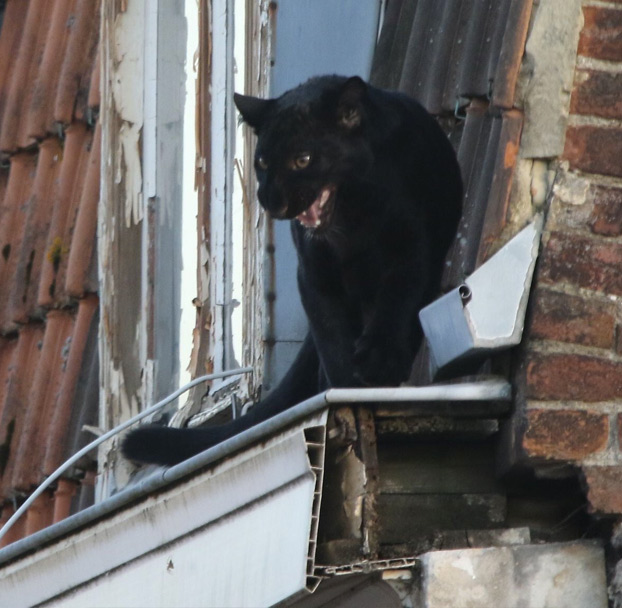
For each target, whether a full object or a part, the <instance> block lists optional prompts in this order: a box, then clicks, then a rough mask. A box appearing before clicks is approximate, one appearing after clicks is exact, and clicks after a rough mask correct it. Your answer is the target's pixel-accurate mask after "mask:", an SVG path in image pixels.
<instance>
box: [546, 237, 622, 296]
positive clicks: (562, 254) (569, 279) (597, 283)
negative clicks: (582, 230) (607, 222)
mask: <svg viewBox="0 0 622 608" xmlns="http://www.w3.org/2000/svg"><path fill="white" fill-rule="evenodd" d="M621 268H622V244H621V243H618V242H613V241H610V242H607V241H604V242H603V241H601V240H597V239H592V238H590V237H589V236H580V235H576V234H573V235H570V234H564V233H561V232H553V233H551V236H550V238H549V240H548V242H547V243H546V246H545V248H544V251H543V252H542V259H541V262H540V280H542V281H545V282H553V283H557V282H566V283H571V284H573V285H578V286H579V287H585V288H587V289H592V290H595V291H601V292H603V293H606V294H613V295H622V272H621V271H620V269H621Z"/></svg>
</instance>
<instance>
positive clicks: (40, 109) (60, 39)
mask: <svg viewBox="0 0 622 608" xmlns="http://www.w3.org/2000/svg"><path fill="white" fill-rule="evenodd" d="M74 2H75V0H56V1H55V2H51V3H50V4H51V5H52V14H51V16H50V22H49V26H48V27H46V26H45V24H41V25H40V31H41V34H40V37H41V38H42V39H43V40H42V41H41V45H42V56H41V62H40V63H39V64H38V65H37V66H36V68H35V66H34V65H33V66H32V68H31V69H36V76H35V78H34V81H33V86H32V89H31V92H30V98H29V103H28V105H27V106H26V113H25V120H24V119H22V120H21V124H20V130H19V132H18V136H17V140H18V144H21V145H22V146H24V145H27V144H28V141H30V140H33V139H41V138H43V136H44V135H45V134H46V132H47V131H48V129H49V126H50V123H51V122H52V121H51V117H52V104H53V100H54V92H55V89H56V86H57V84H58V74H59V72H60V67H61V63H62V61H63V58H64V57H65V48H66V46H67V34H68V30H69V14H70V12H71V9H72V8H73V4H74Z"/></svg>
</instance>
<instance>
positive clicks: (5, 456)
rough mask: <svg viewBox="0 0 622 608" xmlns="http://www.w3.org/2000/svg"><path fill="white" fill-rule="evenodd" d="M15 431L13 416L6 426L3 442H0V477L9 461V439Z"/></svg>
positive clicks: (10, 439)
mask: <svg viewBox="0 0 622 608" xmlns="http://www.w3.org/2000/svg"><path fill="white" fill-rule="evenodd" d="M14 433H15V418H12V419H11V420H10V421H9V423H8V424H7V426H6V435H5V438H4V443H2V444H0V477H2V476H3V475H4V470H5V469H6V465H7V463H8V462H9V456H10V455H11V441H12V439H13V434H14Z"/></svg>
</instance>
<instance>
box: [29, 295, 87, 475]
mask: <svg viewBox="0 0 622 608" xmlns="http://www.w3.org/2000/svg"><path fill="white" fill-rule="evenodd" d="M98 303H99V302H98V299H97V297H96V296H94V295H91V296H88V297H86V298H84V299H82V300H80V305H79V307H78V312H77V314H76V317H75V322H74V323H73V326H72V332H71V335H70V337H69V339H68V341H67V342H65V343H64V344H63V347H62V349H61V352H60V353H58V354H59V355H60V361H61V362H62V365H61V367H60V369H59V370H58V374H59V392H58V395H56V397H55V403H54V407H53V408H52V409H51V415H50V418H49V425H48V426H47V432H46V436H47V442H41V443H45V457H44V458H42V459H41V462H43V473H44V475H50V474H51V473H53V472H54V471H55V470H56V469H57V468H58V466H60V465H61V464H62V462H63V461H64V460H65V457H66V456H68V454H67V443H70V442H71V441H70V440H71V439H72V437H71V435H72V433H71V430H73V431H74V433H76V434H78V435H80V434H81V433H82V430H81V425H80V428H77V429H76V428H75V427H74V428H73V429H72V425H71V421H72V413H74V410H75V411H81V410H82V408H81V407H77V408H74V406H75V405H78V406H80V405H82V404H81V403H76V401H75V396H76V391H77V389H78V384H79V379H80V375H81V373H82V371H83V368H84V365H83V364H84V363H85V362H87V361H88V360H89V357H88V353H86V352H85V351H86V347H87V342H88V339H89V335H90V333H91V328H92V327H93V321H94V317H95V314H96V312H97V308H98ZM86 373H87V374H88V369H87V370H86ZM91 422H94V421H91ZM90 439H91V438H89V440H90Z"/></svg>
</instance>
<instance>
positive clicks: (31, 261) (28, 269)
mask: <svg viewBox="0 0 622 608" xmlns="http://www.w3.org/2000/svg"><path fill="white" fill-rule="evenodd" d="M34 261H35V252H34V250H33V251H31V252H30V256H29V258H28V264H26V278H25V280H24V293H23V295H22V302H25V301H26V297H27V296H28V286H29V285H30V277H31V275H32V267H33V264H34Z"/></svg>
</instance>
